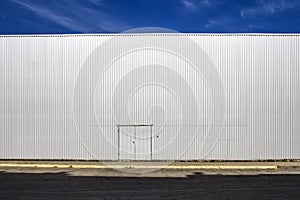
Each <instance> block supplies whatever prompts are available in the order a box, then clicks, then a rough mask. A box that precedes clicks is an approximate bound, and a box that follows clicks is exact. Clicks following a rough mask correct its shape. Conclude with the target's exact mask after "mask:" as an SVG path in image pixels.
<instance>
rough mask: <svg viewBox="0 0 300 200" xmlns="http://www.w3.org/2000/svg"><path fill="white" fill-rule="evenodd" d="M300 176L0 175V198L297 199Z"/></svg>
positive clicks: (299, 193)
mask: <svg viewBox="0 0 300 200" xmlns="http://www.w3.org/2000/svg"><path fill="white" fill-rule="evenodd" d="M299 196H300V175H297V174H295V175H230V176H226V175H204V174H201V173H194V174H193V175H191V176H188V177H186V178H154V177H153V178H152V177H99V176H95V177H87V176H69V175H68V174H67V173H41V174H40V173H39V174H37V173H8V172H4V171H2V172H1V171H0V199H298V198H299Z"/></svg>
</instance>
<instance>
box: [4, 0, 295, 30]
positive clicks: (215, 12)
mask: <svg viewBox="0 0 300 200" xmlns="http://www.w3.org/2000/svg"><path fill="white" fill-rule="evenodd" d="M139 27H163V28H169V29H173V30H176V31H179V32H206V33H211V32H213V33H218V32H226V33H227V32H239V33H241V32H242V33H244V32H260V33H261V32H263V33H270V32H275V33H276V32H280V33H286V32H288V33H299V32H300V0H252V1H247V0H244V1H243V0H219V1H218V0H0V34H31V33H38V34H42V33H119V32H123V31H126V30H129V29H133V28H139Z"/></svg>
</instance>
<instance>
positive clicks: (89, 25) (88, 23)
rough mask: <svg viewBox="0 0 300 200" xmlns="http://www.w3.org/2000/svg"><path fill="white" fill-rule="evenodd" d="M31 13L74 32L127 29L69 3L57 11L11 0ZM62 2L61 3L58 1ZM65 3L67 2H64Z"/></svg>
mask: <svg viewBox="0 0 300 200" xmlns="http://www.w3.org/2000/svg"><path fill="white" fill-rule="evenodd" d="M11 1H12V2H14V3H16V4H18V5H20V6H22V7H23V8H25V9H27V10H29V11H31V12H32V13H34V14H36V15H38V16H40V17H43V18H46V19H48V20H49V21H52V22H54V23H56V24H59V25H61V26H63V27H65V28H67V29H69V30H70V31H75V32H99V31H101V32H102V31H104V32H119V31H121V30H122V29H127V27H126V26H125V25H123V24H120V23H119V22H117V21H116V20H113V19H111V18H110V17H109V16H107V15H105V14H104V13H101V12H99V11H98V10H92V9H89V8H86V7H84V6H82V5H79V4H76V3H75V2H74V3H73V2H71V4H70V5H72V7H71V6H67V7H64V6H57V8H59V9H53V8H50V7H49V6H48V7H43V6H40V5H36V4H33V3H27V2H26V1H20V0H11ZM60 2H63V1H60ZM65 2H67V1H65Z"/></svg>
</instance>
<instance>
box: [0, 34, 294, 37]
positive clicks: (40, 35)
mask: <svg viewBox="0 0 300 200" xmlns="http://www.w3.org/2000/svg"><path fill="white" fill-rule="evenodd" d="M153 35H159V36H296V37H297V36H300V33H109V34H98V33H97V34H96V33H95V34H19V35H8V34H7V35H1V34H0V38H9V37H92V36H99V37H113V36H153Z"/></svg>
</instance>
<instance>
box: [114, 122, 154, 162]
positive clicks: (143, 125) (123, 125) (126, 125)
mask: <svg viewBox="0 0 300 200" xmlns="http://www.w3.org/2000/svg"><path fill="white" fill-rule="evenodd" d="M122 127H133V128H134V134H136V128H137V127H150V160H152V151H153V150H152V143H153V142H152V131H153V130H152V129H153V124H122V125H117V129H118V131H117V133H118V161H120V145H121V143H120V134H121V133H120V129H121V128H122ZM135 153H136V152H135ZM134 161H136V159H134Z"/></svg>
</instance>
